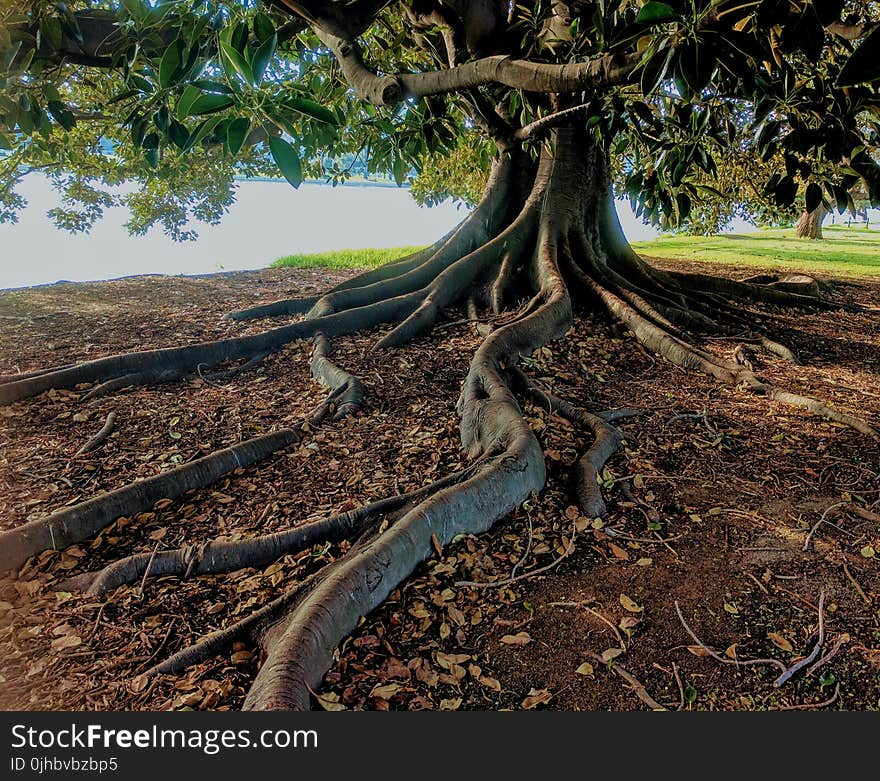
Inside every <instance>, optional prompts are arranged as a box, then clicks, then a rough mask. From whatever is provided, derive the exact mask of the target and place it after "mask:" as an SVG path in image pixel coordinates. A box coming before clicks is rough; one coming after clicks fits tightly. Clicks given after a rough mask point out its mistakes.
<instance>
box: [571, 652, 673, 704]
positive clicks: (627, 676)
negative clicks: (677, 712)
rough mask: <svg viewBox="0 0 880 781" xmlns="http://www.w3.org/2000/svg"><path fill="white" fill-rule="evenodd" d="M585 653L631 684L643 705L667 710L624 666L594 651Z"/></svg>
mask: <svg viewBox="0 0 880 781" xmlns="http://www.w3.org/2000/svg"><path fill="white" fill-rule="evenodd" d="M586 654H587V656H589V657H590V658H591V659H593V660H594V661H596V662H599V663H600V664H607V665H608V666H609V667H610V668H611V669H612V670H614V672H616V673H617V674H618V675H619V676H620V677H621V678H623V680H625V681H626V682H627V683H628V684H629V685H630V686H632V689H633V692H634V693H635V695H636V697H638V698H639V699H640V700H641V701H642V702H643V703H645V705H647V706H648V707H649V708H650V709H651V710H657V711H661V710H662V711H665V710H669V709H668V708H667V707H665V706H663V705H661V704H660V703H659V702H657V700H655V699H654V698H653V697H652V696H651V695H650V694H648V690H647V689H646V688H645V686H644V684H643V683H642V682H641V681H640V680H639V679H638V678H636V677H635V676H634V675H633V674H632V673H631V672H630V671H629V670H627V669H626V668H625V667H621V666H620V665H619V664H617V662H615V661H614V660H611V661H610V662H606V661H605V660H604V659H603V658H602V657H601V656H600V655H599V654H597V653H596V652H595V651H589V650H588V651H587V652H586Z"/></svg>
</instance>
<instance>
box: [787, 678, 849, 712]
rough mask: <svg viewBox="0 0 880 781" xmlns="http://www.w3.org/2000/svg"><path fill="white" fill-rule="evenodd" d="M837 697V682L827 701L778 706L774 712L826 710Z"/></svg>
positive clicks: (838, 693)
mask: <svg viewBox="0 0 880 781" xmlns="http://www.w3.org/2000/svg"><path fill="white" fill-rule="evenodd" d="M839 696H840V682H839V681H838V683H837V685H836V686H835V687H834V694H833V695H831V697H830V699H827V700H825V701H824V702H805V703H803V704H801V705H780V706H779V707H778V708H776V710H817V709H818V708H826V707H828V706H829V705H833V704H834V703H835V702H837V698H838V697H839Z"/></svg>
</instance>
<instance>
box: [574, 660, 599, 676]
mask: <svg viewBox="0 0 880 781" xmlns="http://www.w3.org/2000/svg"><path fill="white" fill-rule="evenodd" d="M575 672H576V673H577V674H578V675H592V674H593V672H595V671H594V670H593V665H591V664H590V663H589V662H584V663H583V664H582V665H581V666H580V667H578V668H577V670H575Z"/></svg>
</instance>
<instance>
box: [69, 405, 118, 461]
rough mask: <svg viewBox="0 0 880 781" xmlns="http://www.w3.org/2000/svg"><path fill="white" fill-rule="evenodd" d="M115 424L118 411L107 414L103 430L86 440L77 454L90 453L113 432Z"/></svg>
mask: <svg viewBox="0 0 880 781" xmlns="http://www.w3.org/2000/svg"><path fill="white" fill-rule="evenodd" d="M115 425H116V412H110V414H109V415H107V420H106V421H105V422H104V425H103V426H102V427H101V430H100V431H99V432H98V433H97V434H95V436H93V437H92V438H91V439H90V440H89V441H88V442H86V443H85V444H84V445H83V446H82V447H81V448H80V449H79V450H77V451H76V453H75V455H77V456H81V455H83V453H88V452H90V451H92V450H94V449H95V448H96V447H98V446H99V445H100V444H102V443H103V442H104V440H105V439H107V437H109V436H110V435H111V434H112V433H113V428H114V426H115Z"/></svg>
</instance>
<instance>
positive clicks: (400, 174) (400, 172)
mask: <svg viewBox="0 0 880 781" xmlns="http://www.w3.org/2000/svg"><path fill="white" fill-rule="evenodd" d="M408 170H409V166H408V165H407V164H406V161H405V160H404V159H403V158H401V157H397V156H395V158H394V162H393V163H392V164H391V172H392V173H393V174H394V181H395V182H397V184H399V185H400V184H403V183H404V182H405V181H406V174H407V172H408Z"/></svg>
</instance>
